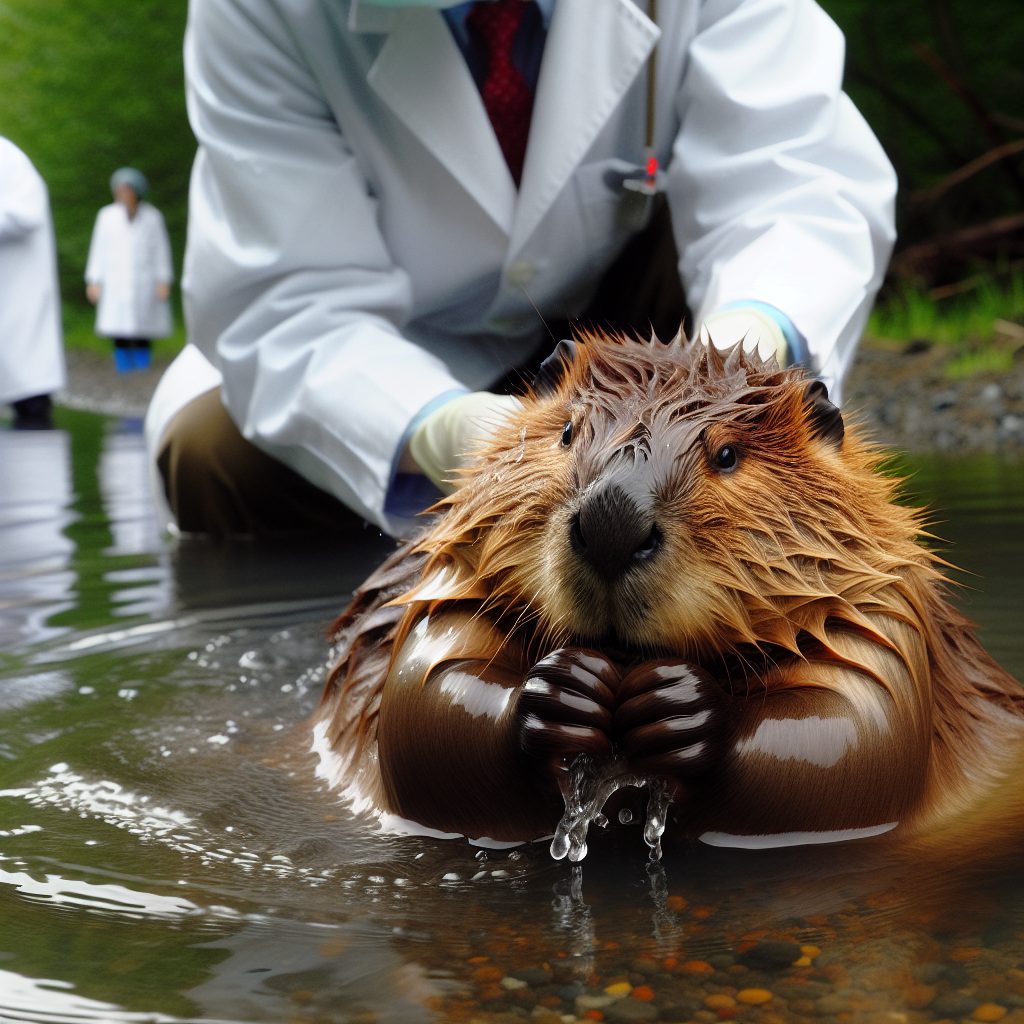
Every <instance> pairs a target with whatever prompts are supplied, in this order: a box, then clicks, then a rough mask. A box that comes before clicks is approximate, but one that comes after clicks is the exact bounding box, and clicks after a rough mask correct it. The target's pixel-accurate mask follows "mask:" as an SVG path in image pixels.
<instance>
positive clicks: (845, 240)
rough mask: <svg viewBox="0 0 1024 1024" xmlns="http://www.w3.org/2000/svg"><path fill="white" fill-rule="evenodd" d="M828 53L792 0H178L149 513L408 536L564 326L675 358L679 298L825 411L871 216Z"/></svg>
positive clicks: (875, 183)
mask: <svg viewBox="0 0 1024 1024" xmlns="http://www.w3.org/2000/svg"><path fill="white" fill-rule="evenodd" d="M389 7H395V8H398V9H389ZM439 7H440V8H446V9H444V10H437V9H433V8H439ZM655 46H657V63H656V75H655V76H654V78H653V81H652V82H651V86H652V88H651V89H650V90H649V89H648V69H649V68H651V66H652V65H651V63H650V61H649V58H650V57H651V55H652V51H654V49H655ZM843 60H844V40H843V36H842V33H841V32H840V31H839V29H838V28H837V27H836V25H835V24H834V23H833V22H832V21H831V19H830V18H829V17H828V15H826V14H825V12H824V11H822V10H821V8H820V7H818V6H817V4H815V3H814V2H813V0H659V2H658V3H657V7H656V8H655V4H654V2H653V0H493V2H479V3H460V4H454V5H453V3H452V2H451V0H432V2H429V3H428V2H426V0H418V2H417V0H408V2H405V3H402V4H397V3H392V4H388V3H386V0H193V2H192V4H191V6H190V9H189V24H188V29H187V33H186V39H185V70H186V85H187V97H188V108H189V116H190V118H191V123H192V128H193V131H194V132H195V135H196V138H197V139H198V141H199V151H198V154H197V156H196V161H195V164H194V166H193V171H192V184H191V191H190V204H189V236H188V247H187V252H186V258H185V272H184V278H183V296H184V307H185V315H186V318H187V323H188V330H189V340H190V344H189V345H188V346H186V348H185V349H184V351H183V352H182V354H181V355H180V356H179V357H178V359H177V360H176V362H175V363H174V364H172V366H171V368H170V369H169V370H168V372H167V374H166V375H165V376H164V378H163V380H162V381H161V384H160V386H159V388H158V390H157V392H156V395H155V396H154V399H153V403H152V405H151V407H150V412H149V416H148V418H147V433H148V438H149V444H150V451H151V454H152V457H153V458H154V460H155V462H156V465H157V466H158V467H159V479H160V481H161V488H160V493H159V494H158V497H166V499H167V502H168V506H169V510H170V512H171V513H172V515H173V516H174V517H175V518H176V520H177V523H178V526H179V527H180V528H181V529H182V530H189V531H197V532H206V533H211V534H231V533H248V534H253V533H255V534H261V533H274V532H279V531H285V530H294V529H318V528H323V527H324V526H330V525H332V524H335V525H340V524H343V523H344V521H345V513H344V511H343V509H342V505H344V506H347V507H348V508H349V509H351V510H353V511H355V512H356V513H357V514H358V515H359V516H361V517H363V518H365V519H367V520H370V521H371V522H373V523H375V524H377V525H378V526H380V528H381V529H383V530H385V531H388V532H390V533H392V534H395V535H398V536H408V535H410V534H411V533H413V532H415V531H416V530H418V529H419V528H420V523H421V522H422V521H421V520H420V521H418V520H417V519H416V518H415V514H416V513H417V512H418V511H420V510H421V509H423V508H424V507H425V506H426V505H427V504H428V503H429V502H430V500H431V498H432V497H434V498H436V497H437V496H438V495H439V491H438V490H437V487H436V486H435V485H444V483H445V478H446V477H448V476H450V474H451V473H452V471H453V470H454V469H455V468H456V466H457V465H458V463H459V460H460V458H461V456H462V455H463V454H464V453H465V451H466V450H467V447H468V446H469V444H470V443H471V441H472V439H473V438H474V437H475V436H479V435H480V433H481V431H482V430H483V429H484V428H485V425H486V424H487V423H488V422H492V421H493V420H495V419H496V418H498V417H500V416H502V415H504V414H505V411H506V410H507V409H508V407H509V404H510V403H511V402H512V401H514V400H513V399H511V398H510V397H509V396H507V395H500V394H494V393H492V392H495V391H502V390H504V389H505V385H506V384H507V382H508V380H509V376H508V375H509V373H510V371H514V370H516V369H517V368H519V369H522V368H527V369H529V368H530V367H531V366H535V365H536V363H537V361H538V360H539V358H540V357H541V356H543V355H544V354H546V352H547V351H550V349H551V346H552V344H553V342H554V340H557V338H558V337H565V336H567V333H568V326H567V325H566V324H565V321H566V320H569V321H570V322H574V323H579V322H581V321H582V322H584V323H594V324H597V325H601V326H610V327H618V328H632V329H634V330H637V331H641V332H643V333H645V334H646V333H647V332H648V331H649V330H650V325H651V324H652V323H653V324H654V325H655V327H656V329H657V331H658V333H659V336H662V337H666V338H670V337H671V336H672V335H673V334H674V333H675V331H676V329H677V328H678V326H679V322H680V318H681V317H682V314H683V312H684V310H685V307H686V306H687V305H688V306H689V308H690V310H691V311H692V314H693V321H692V324H691V328H690V329H691V330H693V329H694V328H699V327H700V325H701V324H702V323H706V324H707V326H708V327H709V329H710V332H711V337H712V339H713V341H714V343H715V344H716V345H719V346H727V345H731V344H733V343H734V342H736V341H738V340H740V339H741V338H744V337H746V338H747V343H748V344H753V343H758V344H759V345H760V346H761V347H762V349H763V350H764V351H766V352H769V353H770V352H773V351H774V352H776V353H777V354H778V356H779V358H780V360H781V361H782V362H783V363H801V364H803V365H804V366H806V367H807V368H808V369H809V370H810V371H811V372H812V373H814V374H817V375H818V376H820V377H821V379H822V380H823V381H825V383H826V384H827V386H828V387H829V389H830V391H831V393H832V396H833V398H834V400H836V401H837V402H838V401H839V400H840V398H839V396H840V392H841V387H842V381H843V378H844V376H845V374H846V372H847V370H848V368H849V366H850V364H851V361H852V359H853V354H854V349H855V347H856V344H857V340H858V338H859V336H860V333H861V330H862V329H863V326H864V324H865V321H866V320H867V317H868V313H869V312H870V309H871V305H872V303H873V301H874V296H875V293H876V291H877V290H878V287H879V285H880V283H881V281H882V278H883V275H884V273H885V268H886V264H887V262H888V259H889V255H890V252H891V249H892V245H893V242H894V239H895V230H894V220H893V207H894V199H895V192H896V177H895V174H894V173H893V170H892V167H891V165H890V163H889V161H888V160H887V158H886V156H885V153H884V152H883V151H882V148H881V146H880V145H879V144H878V141H877V140H876V139H875V137H874V135H873V134H872V133H871V130H870V128H869V127H868V126H867V124H866V123H865V121H864V119H863V118H862V117H861V115H860V114H859V113H858V112H857V110H856V108H855V107H854V105H853V104H852V103H851V101H850V99H849V98H848V97H847V96H846V95H845V93H844V92H843V91H842V79H843ZM648 123H650V125H651V130H650V132H649V133H648V131H647V129H646V125H647V124H648ZM648 143H650V146H648ZM652 158H653V159H655V160H656V161H657V165H658V168H659V170H657V172H656V174H655V175H654V178H655V184H656V185H657V186H658V188H659V189H660V190H661V191H660V196H659V197H657V201H652V202H651V203H650V204H649V205H650V213H651V215H650V217H648V216H646V215H645V213H644V209H643V206H644V204H643V202H641V199H643V193H639V195H638V193H637V189H636V187H635V186H637V185H638V184H639V183H641V182H643V181H644V178H645V172H646V171H647V169H648V167H651V166H653V164H652V163H651V160H652ZM669 214H670V215H671V216H670V217H669ZM684 292H685V303H684V301H683V293H684ZM535 307H536V308H535ZM538 310H539V313H540V314H542V315H543V317H544V319H545V320H546V321H547V322H548V324H549V325H551V328H552V332H553V333H554V335H555V338H551V337H550V336H549V335H548V334H547V332H546V330H545V327H544V324H543V323H542V321H541V317H540V316H538ZM556 321H562V323H561V324H560V325H559V326H557V327H556V326H555V323H556ZM563 331H564V332H565V333H563Z"/></svg>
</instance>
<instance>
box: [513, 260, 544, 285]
mask: <svg viewBox="0 0 1024 1024" xmlns="http://www.w3.org/2000/svg"><path fill="white" fill-rule="evenodd" d="M536 273H537V265H536V264H535V263H531V262H530V260H516V261H515V263H513V264H511V265H510V266H509V268H508V270H506V271H505V280H506V281H507V282H508V283H509V284H510V285H511V286H512V287H513V288H525V287H526V286H527V285H528V284H529V283H530V282H531V281H532V280H533V279H534V277H535V275H536Z"/></svg>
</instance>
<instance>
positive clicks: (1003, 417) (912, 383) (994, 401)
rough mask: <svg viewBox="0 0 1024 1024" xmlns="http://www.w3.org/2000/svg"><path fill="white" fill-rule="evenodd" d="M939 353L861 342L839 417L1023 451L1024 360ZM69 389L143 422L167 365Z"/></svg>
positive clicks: (981, 448)
mask: <svg viewBox="0 0 1024 1024" xmlns="http://www.w3.org/2000/svg"><path fill="white" fill-rule="evenodd" d="M951 355H952V354H951V352H950V350H949V349H948V348H946V347H945V346H934V347H932V348H929V349H927V350H926V351H923V352H921V351H912V352H910V353H909V354H907V353H906V352H905V348H904V347H903V346H897V345H896V344H894V343H884V342H873V341H865V342H864V343H863V344H862V345H861V347H860V350H859V352H858V354H857V360H856V363H855V364H854V367H853V370H852V372H851V374H850V380H849V382H848V384H847V390H846V399H845V405H844V410H843V411H844V412H845V413H847V414H848V415H852V416H853V417H854V418H856V419H858V420H860V421H862V422H863V423H864V424H865V425H866V426H867V427H868V429H869V430H870V431H871V434H872V435H873V436H874V438H875V439H876V440H878V441H880V442H882V443H883V444H886V445H890V446H893V447H899V448H905V449H907V450H908V451H911V452H915V453H925V452H935V451H941V452H951V453H955V452H961V453H967V452H994V451H1003V452H1006V453H1008V454H1010V453H1013V454H1017V453H1020V452H1021V451H1024V358H1022V356H1024V352H1019V353H1018V356H1017V358H1016V359H1015V361H1014V364H1013V368H1012V369H1011V370H1010V371H1009V372H1008V373H998V374H997V373H979V374H977V375H976V376H973V377H969V378H966V379H963V380H952V379H950V378H949V377H948V376H947V373H946V366H947V364H948V363H949V361H950V358H951ZM67 360H68V386H67V388H66V390H64V391H62V392H61V393H60V394H59V395H57V396H56V400H57V402H58V404H60V405H64V406H68V407H69V408H73V409H85V410H88V411H90V412H98V413H104V414H106V415H108V416H130V417H142V416H144V415H145V414H146V406H147V405H148V404H149V399H150V398H151V396H152V394H153V391H154V389H155V388H156V385H157V381H159V379H160V375H161V374H162V373H163V371H164V370H165V369H166V368H167V363H166V362H160V363H155V364H154V365H153V367H151V368H150V369H149V370H145V371H143V372H140V373H131V374H118V373H116V372H115V370H114V364H113V360H112V359H111V358H110V357H104V356H100V355H99V354H97V353H95V352H90V351H82V350H76V349H72V350H70V351H68V353H67Z"/></svg>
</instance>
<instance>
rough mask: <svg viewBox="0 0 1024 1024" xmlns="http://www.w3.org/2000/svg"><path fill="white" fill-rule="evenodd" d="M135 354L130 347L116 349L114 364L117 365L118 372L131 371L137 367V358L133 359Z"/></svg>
mask: <svg viewBox="0 0 1024 1024" xmlns="http://www.w3.org/2000/svg"><path fill="white" fill-rule="evenodd" d="M133 354H134V353H133V352H132V350H131V349H130V348H115V349H114V365H115V366H116V367H117V372H118V373H131V372H132V370H134V369H135V360H134V359H132V355H133ZM147 355H148V353H147Z"/></svg>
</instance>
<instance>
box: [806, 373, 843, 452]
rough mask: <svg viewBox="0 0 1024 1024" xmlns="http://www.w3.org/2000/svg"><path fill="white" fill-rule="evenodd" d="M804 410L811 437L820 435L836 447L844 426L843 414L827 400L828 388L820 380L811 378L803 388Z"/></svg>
mask: <svg viewBox="0 0 1024 1024" xmlns="http://www.w3.org/2000/svg"><path fill="white" fill-rule="evenodd" d="M804 410H805V411H806V412H807V422H808V423H809V424H810V427H811V437H820V438H822V439H823V440H825V441H828V442H829V443H830V444H833V445H835V447H836V448H838V447H839V446H840V445H842V443H843V435H844V434H845V432H846V428H845V427H844V426H843V414H842V413H841V412H840V411H839V410H838V409H837V408H836V407H835V406H834V405H833V404H832V403H831V402H830V401H829V400H828V388H827V387H825V385H824V384H822V383H821V381H820V380H812V381H811V382H810V384H808V385H807V387H806V388H804Z"/></svg>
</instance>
